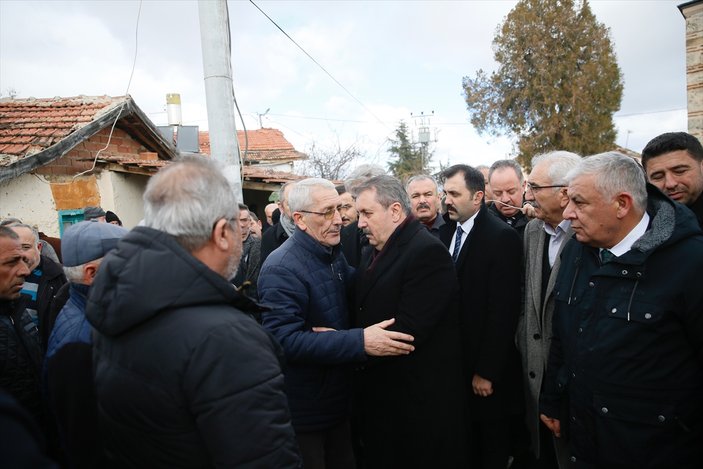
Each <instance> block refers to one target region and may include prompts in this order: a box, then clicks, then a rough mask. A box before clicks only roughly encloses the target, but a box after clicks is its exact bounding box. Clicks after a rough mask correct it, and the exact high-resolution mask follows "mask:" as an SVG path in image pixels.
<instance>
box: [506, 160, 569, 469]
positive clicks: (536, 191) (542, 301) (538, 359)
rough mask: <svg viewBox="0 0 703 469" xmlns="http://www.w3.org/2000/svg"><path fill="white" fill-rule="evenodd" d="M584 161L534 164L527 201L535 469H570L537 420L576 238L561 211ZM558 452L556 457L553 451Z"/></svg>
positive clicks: (527, 355)
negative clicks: (557, 295)
mask: <svg viewBox="0 0 703 469" xmlns="http://www.w3.org/2000/svg"><path fill="white" fill-rule="evenodd" d="M580 162H581V157H580V156H579V155H576V154H574V153H569V152H566V151H555V152H551V153H545V154H543V155H538V156H536V157H534V158H533V159H532V172H531V173H530V176H529V180H528V182H527V190H526V191H525V200H526V201H527V202H529V203H530V205H532V207H534V210H535V214H536V216H537V218H536V219H534V220H532V221H530V222H529V223H528V224H527V226H526V227H525V235H524V248H525V307H524V309H523V312H522V315H521V316H520V321H519V322H518V328H517V335H516V337H517V344H518V348H519V350H520V354H521V355H522V365H523V367H522V372H523V381H524V383H525V402H526V409H525V423H526V425H527V430H528V431H529V433H530V444H531V448H530V449H531V452H532V455H533V458H534V459H535V461H534V463H535V464H534V467H539V468H549V467H556V465H557V461H559V464H560V465H561V467H566V465H567V463H568V454H567V452H566V445H565V444H564V443H563V442H564V439H554V438H553V437H552V434H551V433H550V432H549V430H548V429H547V427H545V426H544V425H542V424H541V422H540V419H539V395H540V392H541V390H542V381H543V379H544V372H545V369H546V368H547V359H548V358H549V347H550V344H551V338H552V315H553V313H554V283H555V281H556V278H557V274H558V272H559V266H560V265H561V262H560V258H559V254H560V253H561V251H562V249H563V248H564V246H565V245H566V243H567V241H568V240H569V239H570V238H571V236H572V235H573V231H572V230H571V222H570V221H569V220H565V219H564V217H563V211H564V208H565V207H566V204H567V203H568V202H569V198H568V197H567V195H566V189H567V183H566V174H567V173H568V172H569V171H570V170H571V169H573V168H574V167H576V166H577V165H578V164H579V163H580ZM555 450H556V451H555Z"/></svg>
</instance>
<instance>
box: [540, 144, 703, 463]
mask: <svg viewBox="0 0 703 469" xmlns="http://www.w3.org/2000/svg"><path fill="white" fill-rule="evenodd" d="M567 180H568V181H569V188H568V190H567V195H568V197H569V202H568V204H567V206H566V208H565V209H564V218H566V219H567V220H570V221H571V228H572V229H573V231H574V233H575V236H576V239H575V240H574V239H572V240H570V241H569V243H568V244H567V245H566V246H565V247H564V250H563V251H562V255H561V267H560V269H559V275H558V277H557V281H556V285H555V286H554V298H555V311H554V319H553V324H554V331H553V338H552V347H551V350H550V354H549V362H548V365H547V376H546V382H545V387H544V389H543V392H542V395H541V397H540V408H541V410H542V413H543V415H542V416H541V418H542V421H543V422H545V423H546V424H547V425H548V426H549V427H550V429H551V430H552V431H553V432H554V433H555V435H556V436H562V437H563V435H568V436H569V440H570V446H571V454H570V457H569V458H570V460H571V462H572V463H574V467H582V468H633V469H634V468H644V467H646V468H670V467H671V468H674V467H675V468H699V467H701V461H703V444H701V443H702V442H703V399H701V396H703V352H702V351H703V314H701V312H703V289H701V288H700V286H699V285H698V282H697V280H698V278H699V277H700V274H701V272H703V235H702V234H701V231H700V228H699V227H698V224H697V223H696V220H695V217H694V216H693V214H692V213H691V212H690V211H689V210H688V209H686V208H685V207H683V206H682V205H681V204H678V203H674V202H672V201H671V200H670V199H668V198H667V197H665V196H664V195H663V194H662V193H661V192H660V191H659V190H657V189H656V188H655V187H654V186H651V185H647V184H646V183H645V178H644V174H643V172H642V168H641V167H640V166H639V165H638V164H637V162H636V161H635V160H633V159H632V158H630V157H628V156H625V155H623V154H620V153H616V152H609V153H603V154H600V155H594V156H590V157H588V158H584V159H583V161H582V162H581V163H580V165H579V166H577V167H576V168H575V169H574V170H572V171H571V172H570V173H569V174H568V175H567Z"/></svg>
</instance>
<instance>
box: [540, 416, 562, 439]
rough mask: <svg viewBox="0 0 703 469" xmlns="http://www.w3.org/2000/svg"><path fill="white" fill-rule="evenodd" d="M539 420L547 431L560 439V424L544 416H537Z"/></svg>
mask: <svg viewBox="0 0 703 469" xmlns="http://www.w3.org/2000/svg"><path fill="white" fill-rule="evenodd" d="M539 419H540V420H541V421H542V423H543V424H545V425H546V426H547V428H548V429H549V431H551V432H552V433H554V436H555V437H556V438H559V437H561V422H559V420H558V419H553V418H551V417H547V416H546V415H544V414H539Z"/></svg>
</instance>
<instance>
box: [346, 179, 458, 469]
mask: <svg viewBox="0 0 703 469" xmlns="http://www.w3.org/2000/svg"><path fill="white" fill-rule="evenodd" d="M354 195H355V196H356V208H357V210H358V212H359V227H360V228H362V229H363V230H364V233H365V234H366V237H367V238H368V240H369V244H370V245H371V248H372V249H371V250H370V251H369V252H367V253H365V255H364V257H363V258H362V261H361V264H360V266H359V270H358V272H357V275H358V278H357V282H356V288H355V292H354V293H355V315H356V321H357V325H358V326H360V327H368V326H369V325H371V324H374V323H376V322H378V321H383V322H386V321H387V320H389V319H392V318H395V323H394V324H392V325H391V326H390V327H389V329H393V330H395V331H399V332H403V333H406V334H410V335H411V336H413V337H414V338H415V340H414V342H413V346H414V347H415V350H414V351H413V352H412V353H410V354H409V355H406V356H401V357H396V358H390V359H389V358H381V359H371V360H369V361H368V362H367V363H366V364H365V366H364V367H363V368H362V369H359V370H358V372H357V374H356V376H357V378H358V379H357V382H356V384H357V390H358V392H357V394H356V397H357V400H356V401H355V402H356V404H357V406H356V412H355V416H356V417H357V418H358V421H359V423H360V435H361V440H362V441H361V443H362V445H361V447H362V449H363V462H364V466H363V467H365V468H367V469H374V468H379V469H380V468H390V467H423V468H424V467H442V468H459V467H466V464H465V457H464V456H465V445H464V443H465V441H466V440H465V427H464V417H465V415H464V410H465V405H464V403H465V394H466V383H465V381H464V380H463V379H462V374H461V336H460V331H459V318H458V315H457V309H456V303H455V302H456V293H457V284H456V276H455V275H454V270H453V268H452V261H451V258H450V256H449V254H448V253H447V250H446V249H445V248H444V246H442V243H440V242H439V241H438V240H437V238H435V237H434V236H432V235H431V234H430V233H428V231H427V230H426V229H425V228H424V227H423V226H422V225H421V224H420V223H419V222H418V221H417V220H416V219H415V218H414V217H413V216H412V214H411V209H410V200H409V197H408V194H407V192H406V191H405V188H404V187H403V185H402V184H401V183H400V181H398V180H397V179H396V178H394V177H391V176H377V177H373V178H371V179H368V180H366V181H365V182H362V183H361V184H359V185H358V186H357V187H356V188H355V189H354Z"/></svg>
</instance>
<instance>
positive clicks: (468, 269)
mask: <svg viewBox="0 0 703 469" xmlns="http://www.w3.org/2000/svg"><path fill="white" fill-rule="evenodd" d="M507 171H510V172H513V168H507ZM513 174H514V173H513ZM443 179H444V193H445V204H446V206H447V213H448V214H449V218H450V219H451V220H452V222H453V223H447V224H446V225H444V226H442V227H441V228H440V239H441V240H442V242H443V243H444V245H445V246H446V247H445V249H448V250H449V253H450V254H451V255H452V258H453V260H454V266H455V268H456V275H457V276H458V278H459V289H460V292H459V303H460V313H459V314H460V318H461V320H462V327H461V332H462V338H463V342H464V356H463V359H464V361H463V366H464V373H465V376H466V378H465V379H466V380H467V382H468V383H470V385H471V388H472V390H471V391H470V393H469V395H468V401H469V417H470V421H469V425H470V431H469V434H470V440H469V448H470V452H471V462H472V465H476V466H477V467H487V468H488V467H495V468H498V467H506V466H507V465H508V458H509V456H510V455H511V449H512V447H511V446H512V443H513V440H514V438H515V436H516V434H517V433H518V429H519V428H522V422H521V417H522V412H523V408H524V402H523V401H524V396H523V393H522V373H521V364H520V355H519V353H518V351H517V348H516V347H515V329H516V326H517V321H518V316H519V314H520V307H521V303H522V298H521V289H520V280H521V275H522V245H521V242H520V237H519V235H518V233H517V231H516V230H514V229H513V228H511V227H510V226H509V225H508V224H507V223H504V222H503V221H501V220H500V219H499V218H498V217H496V216H493V215H491V214H490V213H489V212H488V209H487V208H486V206H485V203H484V200H483V190H484V187H485V186H484V179H483V175H482V174H481V173H480V172H479V171H478V170H476V169H475V168H472V167H470V166H467V165H454V166H452V167H450V168H448V169H447V170H445V172H444V173H443ZM499 187H501V188H503V189H502V190H505V188H504V187H503V186H499ZM499 190H501V189H499Z"/></svg>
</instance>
